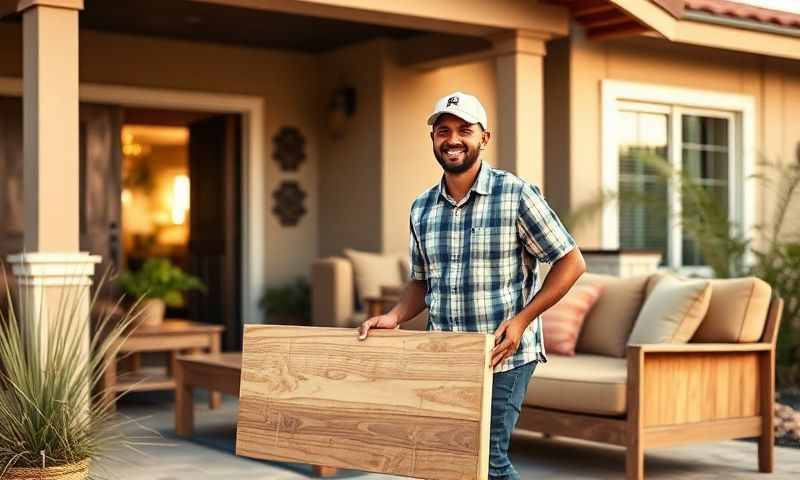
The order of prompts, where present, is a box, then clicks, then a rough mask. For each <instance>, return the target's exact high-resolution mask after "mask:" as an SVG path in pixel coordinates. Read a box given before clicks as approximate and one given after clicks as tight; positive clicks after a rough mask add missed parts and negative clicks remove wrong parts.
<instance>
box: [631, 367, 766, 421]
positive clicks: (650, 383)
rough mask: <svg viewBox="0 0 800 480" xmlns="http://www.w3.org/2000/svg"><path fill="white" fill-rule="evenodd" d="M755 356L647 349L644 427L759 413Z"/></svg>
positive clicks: (643, 407)
mask: <svg viewBox="0 0 800 480" xmlns="http://www.w3.org/2000/svg"><path fill="white" fill-rule="evenodd" d="M760 355H764V353H757V352H742V353H733V352H724V353H697V354H687V353H674V354H673V353H664V354H653V353H648V354H646V355H645V362H644V366H643V375H642V379H643V382H644V395H643V398H642V401H643V405H642V409H643V415H644V427H652V426H657V425H675V424H687V423H697V422H704V421H709V420H717V419H726V418H738V417H751V416H757V415H759V413H760V412H759V408H760V407H759V405H760V400H759V397H760V395H759V387H758V386H759V379H760V376H761V373H760V371H759V368H758V367H759V356H760Z"/></svg>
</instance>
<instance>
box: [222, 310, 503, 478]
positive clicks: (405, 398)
mask: <svg viewBox="0 0 800 480" xmlns="http://www.w3.org/2000/svg"><path fill="white" fill-rule="evenodd" d="M492 346H493V337H492V336H491V335H483V334H477V333H466V334H457V333H445V332H436V333H430V332H416V331H408V330H389V331H387V330H378V331H372V332H371V333H370V336H369V338H368V339H367V340H365V341H359V340H358V339H357V337H356V332H355V330H353V329H339V328H319V327H290V326H275V325H247V326H246V327H245V335H244V353H243V355H242V382H241V389H240V403H239V420H238V428H237V440H236V453H237V454H239V455H244V456H249V457H256V458H262V459H272V460H280V461H289V462H300V463H312V464H318V465H326V466H332V467H343V468H351V469H357V470H366V471H373V472H381V473H392V474H399V475H406V476H411V477H419V478H433V479H456V478H457V479H466V478H474V479H484V478H486V476H487V474H488V442H486V441H485V440H484V439H483V438H482V436H483V435H485V436H486V437H487V438H488V435H486V428H487V425H488V424H489V422H490V411H491V393H489V394H486V391H487V389H488V391H489V392H491V388H492V386H491V383H492V376H491V365H490V356H489V355H490V352H491V348H492ZM487 372H489V374H487Z"/></svg>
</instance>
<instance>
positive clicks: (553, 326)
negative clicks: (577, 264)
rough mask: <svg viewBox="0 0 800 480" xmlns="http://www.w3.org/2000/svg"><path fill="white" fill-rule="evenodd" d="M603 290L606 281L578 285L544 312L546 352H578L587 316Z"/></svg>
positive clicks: (568, 353)
mask: <svg viewBox="0 0 800 480" xmlns="http://www.w3.org/2000/svg"><path fill="white" fill-rule="evenodd" d="M602 293H603V286H602V285H592V284H588V283H583V284H580V285H574V286H573V287H572V288H571V289H570V290H569V292H567V294H566V295H564V296H563V297H562V298H561V300H559V301H558V302H557V303H556V304H555V305H553V306H552V307H550V308H548V309H547V311H545V312H544V313H542V326H543V327H544V332H543V334H544V349H545V351H546V352H548V353H557V354H560V355H569V356H574V355H575V344H576V343H578V334H579V333H580V331H581V327H582V326H583V320H584V319H585V318H586V314H587V313H589V310H591V309H592V306H593V305H594V303H595V302H596V301H597V299H598V298H600V294H602Z"/></svg>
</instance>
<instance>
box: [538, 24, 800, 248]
mask: <svg viewBox="0 0 800 480" xmlns="http://www.w3.org/2000/svg"><path fill="white" fill-rule="evenodd" d="M564 42H565V41H559V42H558V43H556V45H555V48H551V49H550V52H549V53H548V55H549V56H550V58H549V59H548V62H549V63H548V66H549V67H552V68H556V69H557V72H558V73H557V74H554V72H552V71H551V72H549V73H548V75H547V77H546V78H548V79H550V80H551V81H550V82H547V83H546V88H547V90H546V97H547V100H546V105H547V110H548V111H549V112H550V113H549V114H548V113H546V115H549V116H548V118H549V119H551V120H553V119H554V115H556V114H555V113H554V109H556V110H558V109H560V110H562V111H565V112H568V120H567V122H563V121H562V122H559V121H554V122H547V124H546V127H545V128H546V137H547V138H548V139H549V140H550V142H549V143H548V144H547V146H546V152H547V157H546V164H545V170H546V172H547V174H546V175H547V176H546V178H547V180H546V181H547V189H548V191H550V192H553V189H554V185H558V184H559V181H560V179H559V178H558V177H563V178H562V179H561V180H563V182H564V183H565V184H566V187H565V188H566V190H567V192H568V193H567V195H565V196H564V197H563V198H562V196H561V195H556V196H557V198H558V201H557V202H556V203H557V205H558V206H559V207H561V208H568V209H570V210H572V209H576V208H578V207H579V206H580V205H583V204H585V203H586V202H589V201H591V200H592V199H595V198H597V197H598V196H599V195H600V193H601V188H602V178H601V169H602V161H601V155H602V141H601V140H602V139H601V108H602V97H601V82H602V81H603V80H606V79H613V80H622V81H630V82H639V83H649V84H654V85H662V86H673V87H674V86H677V87H685V88H691V89H696V90H707V91H716V92H723V93H735V94H740V95H747V96H751V97H752V98H753V99H754V100H755V105H756V113H755V116H756V118H755V122H756V133H755V137H756V139H755V145H756V155H755V158H756V161H761V160H768V161H771V162H776V161H780V162H790V161H795V149H796V148H797V144H798V142H800V129H798V127H797V125H799V124H800V123H798V122H800V64H798V62H791V61H787V60H781V59H773V58H768V57H764V56H759V55H752V54H745V53H739V52H733V51H726V50H719V49H712V48H706V47H697V46H691V45H684V44H676V43H668V42H666V41H664V40H660V39H655V38H645V37H639V38H629V39H620V40H613V41H605V42H590V41H588V40H586V39H585V38H584V36H583V35H582V34H581V31H580V28H577V27H576V28H574V29H573V34H572V37H571V39H570V40H569V45H565V44H564ZM552 43H553V42H551V44H552ZM562 76H565V77H566V78H568V83H567V84H568V85H569V94H568V95H565V94H563V92H561V91H560V89H559V88H558V87H557V85H554V83H557V81H558V78H559V77H562ZM559 118H560V117H559ZM564 124H568V125H569V127H568V131H569V135H568V136H565V135H563V125H564ZM557 125H561V127H560V128H561V129H562V131H554V130H553V127H554V126H557ZM565 137H568V138H565ZM562 138H563V139H564V140H561V139H562ZM561 141H568V145H559V142H561ZM564 154H567V155H568V158H569V164H568V165H563V164H562V163H561V160H560V158H561V155H564ZM756 171H758V169H756ZM747 201H750V200H749V199H747ZM752 201H754V202H755V203H756V208H755V217H756V218H755V219H754V220H755V223H756V224H758V223H761V222H763V221H764V219H768V218H770V217H769V215H770V212H771V210H772V207H773V196H771V195H769V193H768V192H766V191H765V190H764V189H763V188H760V186H759V188H757V189H756V198H755V199H753V200H752ZM574 233H575V236H576V240H577V241H578V243H579V244H580V245H581V246H582V247H583V248H600V247H601V222H600V216H599V215H598V216H597V220H596V221H590V222H589V221H587V222H585V223H583V224H582V225H580V226H577V227H576V228H575V231H574Z"/></svg>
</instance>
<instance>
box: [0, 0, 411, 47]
mask: <svg viewBox="0 0 800 480" xmlns="http://www.w3.org/2000/svg"><path fill="white" fill-rule="evenodd" d="M9 20H10V21H17V22H18V21H20V16H19V14H17V15H13V16H11V17H10V18H9ZM80 24H81V28H86V29H91V30H99V31H107V32H116V33H125V34H133V35H146V36H154V37H167V38H174V39H182V40H189V41H200V42H211V43H221V44H233V45H241V46H249V47H257V48H272V49H281V50H293V51H300V52H306V53H319V52H324V51H328V50H334V49H336V48H340V47H343V46H346V45H351V44H355V43H359V42H364V41H368V40H371V39H374V38H379V37H388V38H398V39H404V38H410V37H413V36H415V35H418V34H420V33H423V32H421V31H418V30H412V29H405V28H395V27H388V26H381V25H371V24H367V23H360V22H349V21H345V20H338V19H330V18H319V17H311V16H304V15H295V14H289V13H281V12H273V11H267V10H256V9H247V8H239V7H232V6H226V5H216V4H213V3H202V2H195V1H189V0H159V1H157V2H143V1H141V0H114V1H108V0H85V7H84V10H83V11H82V12H81V15H80Z"/></svg>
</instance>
